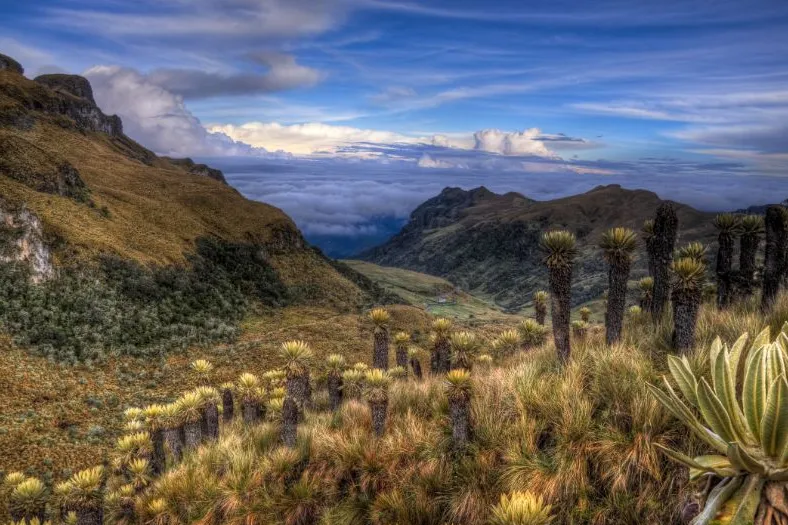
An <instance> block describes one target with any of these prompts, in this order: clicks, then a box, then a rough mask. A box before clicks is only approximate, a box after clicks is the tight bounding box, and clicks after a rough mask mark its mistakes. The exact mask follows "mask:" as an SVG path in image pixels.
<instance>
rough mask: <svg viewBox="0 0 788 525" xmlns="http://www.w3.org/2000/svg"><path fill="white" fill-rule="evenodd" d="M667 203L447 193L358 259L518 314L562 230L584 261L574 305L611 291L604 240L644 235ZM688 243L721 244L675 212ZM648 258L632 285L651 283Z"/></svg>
mask: <svg viewBox="0 0 788 525" xmlns="http://www.w3.org/2000/svg"><path fill="white" fill-rule="evenodd" d="M662 202H663V201H662V200H661V199H660V198H659V197H658V196H657V195H656V194H654V193H652V192H649V191H644V190H628V189H624V188H621V187H620V186H617V185H609V186H600V187H598V188H595V189H593V190H591V191H589V192H587V193H583V194H581V195H574V196H571V197H566V198H562V199H555V200H550V201H534V200H530V199H528V198H526V197H523V196H522V195H519V194H516V193H508V194H505V195H497V194H495V193H492V192H491V191H489V190H487V189H486V188H483V187H482V188H476V189H473V190H468V191H464V190H461V189H460V188H446V189H444V190H443V192H441V194H440V195H438V196H436V197H434V198H432V199H430V200H428V201H426V202H424V203H423V204H422V205H421V206H419V207H418V208H416V210H414V211H413V213H412V214H411V217H410V221H409V222H408V224H406V225H405V227H404V228H403V229H402V231H401V232H400V233H399V234H397V235H396V236H394V237H393V238H392V239H391V240H389V241H388V242H386V243H385V244H383V245H381V246H378V247H376V248H373V249H371V250H368V251H366V252H364V253H363V254H361V255H360V256H359V257H358V258H360V259H363V260H365V261H369V262H373V263H376V264H379V265H383V266H395V267H399V268H406V269H408V270H414V271H418V272H424V273H427V274H431V275H437V276H441V277H443V278H446V279H448V280H450V281H451V282H452V283H455V284H457V285H459V286H461V287H462V288H463V289H464V290H466V291H469V292H471V293H473V294H475V295H478V296H480V297H485V298H487V297H489V298H491V299H492V300H493V301H495V303H496V304H499V305H502V306H504V307H507V308H511V309H516V308H522V307H524V306H528V305H530V304H531V301H530V298H531V296H532V295H533V292H535V291H536V290H538V289H541V288H544V286H545V284H544V283H545V282H546V281H547V272H546V269H545V267H544V266H543V265H542V263H541V256H540V252H539V240H540V237H541V235H542V233H543V232H544V231H545V230H547V229H551V228H560V229H565V230H568V231H569V232H570V233H574V234H575V237H576V238H577V244H578V257H577V264H576V268H575V275H574V281H573V288H572V304H573V306H579V305H580V304H582V303H585V302H588V301H591V300H594V299H597V298H598V297H599V296H600V295H602V293H603V292H604V290H605V289H606V280H607V279H606V271H607V267H606V265H605V263H604V260H603V259H602V257H600V253H599V249H598V246H599V242H600V241H601V238H602V234H603V233H604V232H605V231H607V230H608V229H610V228H613V227H626V228H630V229H633V230H636V231H637V230H640V228H641V226H642V224H643V221H644V220H646V219H649V218H652V217H653V216H654V212H655V210H656V209H657V207H658V206H659V205H660V204H661V203H662ZM676 212H677V214H678V217H679V221H680V223H681V238H680V239H679V241H680V242H681V243H684V242H690V241H702V242H704V243H705V244H709V243H711V242H712V241H713V240H714V238H715V232H714V228H713V225H712V224H711V219H712V215H711V214H708V213H704V212H700V211H698V210H695V209H692V208H690V207H689V206H684V205H676ZM646 271H647V264H646V257H645V254H641V253H638V254H636V255H635V257H634V260H633V261H632V278H634V279H639V278H641V277H644V276H646V275H647V273H646Z"/></svg>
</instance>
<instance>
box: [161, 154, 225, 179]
mask: <svg viewBox="0 0 788 525" xmlns="http://www.w3.org/2000/svg"><path fill="white" fill-rule="evenodd" d="M162 158H163V159H166V160H168V161H170V162H171V163H172V164H175V165H176V166H178V167H179V168H181V169H182V170H184V171H186V172H188V173H191V174H192V175H199V176H201V177H208V178H209V179H213V180H218V181H219V182H221V183H222V184H227V180H226V179H225V178H224V173H222V172H221V170H217V169H215V168H211V167H210V166H208V165H207V164H197V163H196V162H194V161H193V160H192V159H189V158H185V159H174V158H172V157H162Z"/></svg>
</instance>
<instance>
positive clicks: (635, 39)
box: [0, 0, 788, 227]
mask: <svg viewBox="0 0 788 525" xmlns="http://www.w3.org/2000/svg"><path fill="white" fill-rule="evenodd" d="M0 2H2V10H3V11H2V13H3V16H2V18H1V19H0V52H2V53H6V54H9V55H11V56H14V57H15V58H17V59H18V60H20V61H21V62H22V63H23V64H24V65H25V67H26V72H27V74H28V76H31V77H32V76H35V75H36V74H39V73H42V72H54V71H66V72H76V73H82V74H85V75H86V76H87V77H88V78H89V79H90V80H91V82H92V84H93V85H94V89H95V91H96V99H97V101H98V102H99V104H100V105H101V107H102V108H103V109H104V110H105V111H106V112H108V113H117V114H120V115H121V117H123V121H124V125H125V128H126V130H127V132H128V133H129V134H130V135H131V136H132V137H133V138H135V139H137V140H139V141H140V142H142V143H143V144H144V145H146V146H148V147H150V148H151V149H154V150H155V151H157V152H160V153H166V154H173V155H190V156H196V157H217V156H225V157H226V156H245V157H249V156H252V157H254V158H261V157H262V158H265V159H267V160H266V162H280V161H281V162H290V163H291V165H292V166H293V167H294V168H298V167H303V166H305V165H306V166H308V167H309V168H308V169H309V171H310V172H314V170H316V169H317V170H318V171H320V170H323V172H324V173H327V174H332V173H338V174H343V175H345V174H352V176H350V177H348V176H342V177H340V179H341V180H342V183H343V184H349V185H351V186H353V185H354V183H359V187H362V186H363V183H364V181H368V180H371V179H372V178H374V179H375V180H379V179H380V177H381V176H380V174H379V172H378V170H379V169H383V170H385V168H386V166H389V167H391V171H390V172H389V174H390V177H391V179H392V180H395V179H396V180H402V173H403V170H404V171H406V172H408V173H409V174H412V175H413V176H414V177H416V178H419V177H421V178H423V179H424V180H430V181H439V182H436V183H435V184H433V185H434V186H441V185H451V181H452V179H453V178H454V179H456V180H458V181H462V184H461V185H479V184H486V185H488V186H491V187H495V186H496V183H499V182H500V180H501V179H502V178H505V179H506V180H507V181H508V182H507V183H506V184H498V185H499V186H507V187H510V186H513V187H514V189H517V190H519V191H521V192H523V193H525V194H529V193H531V192H533V191H535V190H533V189H534V188H535V187H542V185H544V184H548V185H549V184H551V181H553V183H552V184H553V187H552V191H551V192H546V193H545V194H546V195H550V196H552V195H560V194H561V193H562V191H563V192H565V191H567V189H568V188H572V189H575V188H585V187H588V186H591V185H592V183H596V182H597V181H598V180H602V179H604V178H605V177H607V178H609V179H610V182H615V183H621V184H624V185H628V186H632V187H650V188H653V189H655V190H656V191H658V192H661V194H665V193H667V194H669V195H670V196H671V197H672V198H678V199H679V200H680V199H681V196H682V191H681V190H682V188H683V187H684V185H685V184H686V186H687V188H690V187H693V188H694V187H696V186H697V185H698V184H699V183H701V182H704V183H708V184H709V191H710V192H716V193H720V197H719V198H714V197H713V196H712V197H709V196H706V197H702V196H700V195H697V196H696V192H693V191H689V190H688V191H687V194H688V195H690V197H688V198H687V199H684V200H688V201H689V202H690V203H691V204H695V205H698V206H701V207H706V208H719V207H722V206H728V205H729V203H730V202H731V201H734V200H737V199H738V200H740V201H741V204H742V205H749V204H753V203H758V202H759V201H763V200H764V199H769V198H770V197H771V196H772V195H777V196H779V197H780V199H776V198H775V200H781V199H782V198H785V197H788V51H786V50H788V2H785V1H783V0H770V1H765V0H754V1H731V0H717V1H713V2H712V1H708V0H680V1H679V0H665V1H661V2H652V1H648V2H646V1H635V0H630V1H621V0H614V1H610V0H601V1H594V2H588V1H582V0H559V1H555V0H553V1H527V2H526V1H512V0H495V1H488V2H482V1H471V0H430V1H424V0H422V1H418V0H412V1H406V0H135V1H133V2H132V1H125V0H87V1H77V0H39V1H36V2H16V1H13V2H12V1H10V0H0ZM256 162H257V161H250V163H251V164H255V163H256ZM370 162H371V163H376V165H375V168H374V170H371V169H370V170H364V169H358V167H359V166H368V165H369V164H367V163H370ZM359 163H361V164H359ZM256 165H262V164H260V163H257V164H256ZM348 166H352V168H349V167H348ZM463 170H464V171H463ZM368 171H374V172H375V176H374V177H372V176H367V175H365V173H366V172H368ZM384 172H385V171H384ZM457 173H459V174H461V175H467V176H461V175H456V176H452V175H450V174H457ZM504 173H505V174H506V175H505V176H503V175H501V174H504ZM668 175H669V176H668ZM278 176H282V177H284V176H285V175H278ZM567 177H570V178H571V180H572V181H573V183H572V184H566V183H565V182H564V181H566V180H567ZM583 177H586V178H585V179H584V178H583ZM385 178H386V177H383V179H385ZM270 181H271V177H270V176H264V175H261V176H260V177H259V183H258V185H257V186H256V190H254V191H252V190H248V194H249V195H251V196H253V197H257V198H266V197H270V196H271V195H272V194H273V193H272V192H271V191H268V190H270V188H271V182H270ZM247 182H248V181H247ZM444 182H446V184H444ZM433 185H430V188H431V187H432V186H433ZM389 189H391V188H389ZM302 191H304V192H309V191H310V190H309V188H302ZM359 191H361V190H359ZM425 191H426V190H425ZM430 191H431V190H430ZM429 196H430V195H424V198H426V197H429ZM420 197H421V196H419V198H420ZM415 199H416V198H415V197H414V199H412V200H410V201H408V203H407V204H403V205H402V210H405V211H400V212H398V213H400V214H403V213H404V214H406V213H407V209H408V208H412V207H413V206H414V205H415V204H418V202H417V201H416V200H415ZM285 209H286V211H288V212H290V213H291V214H293V215H294V216H295V217H296V219H297V220H299V216H300V215H303V213H302V211H303V210H300V209H296V208H291V209H287V207H286V208H285ZM367 218H369V217H367ZM301 223H302V224H307V223H305V222H304V221H303V220H302V221H301ZM358 224H363V222H362V223H358ZM308 226H309V224H307V227H308Z"/></svg>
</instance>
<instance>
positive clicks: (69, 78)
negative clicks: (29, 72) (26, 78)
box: [34, 74, 96, 104]
mask: <svg viewBox="0 0 788 525" xmlns="http://www.w3.org/2000/svg"><path fill="white" fill-rule="evenodd" d="M34 80H35V82H38V83H39V84H43V85H45V86H47V87H48V88H49V89H51V90H53V91H57V92H59V93H68V94H69V95H73V96H75V97H79V98H82V99H85V100H87V101H88V102H90V103H91V104H95V103H96V100H95V99H94V98H93V88H92V87H90V82H88V79H86V78H85V77H81V76H79V75H64V74H51V75H40V76H37V77H36V78H35V79H34Z"/></svg>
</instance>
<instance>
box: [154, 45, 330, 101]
mask: <svg viewBox="0 0 788 525" xmlns="http://www.w3.org/2000/svg"><path fill="white" fill-rule="evenodd" d="M251 58H252V60H253V61H254V62H255V63H258V64H261V65H263V66H265V67H267V71H266V72H265V73H262V74H256V73H235V74H229V75H226V74H222V73H212V72H207V71H202V70H197V69H157V70H155V71H152V72H151V73H150V74H148V75H147V79H148V80H149V81H150V82H152V83H153V84H156V85H158V86H161V87H163V88H165V89H167V90H168V91H171V92H173V93H177V94H178V95H181V96H183V97H184V98H187V99H189V98H206V97H214V96H223V95H224V96H227V95H230V96H232V95H250V94H256V93H272V92H276V91H284V90H288V89H293V88H298V87H306V86H312V85H314V84H316V83H317V82H318V81H319V80H320V79H321V78H322V76H323V75H322V74H321V73H320V72H319V71H317V70H315V69H312V68H309V67H306V66H302V65H300V64H298V63H297V62H296V59H295V57H293V56H291V55H285V54H281V53H272V52H259V53H255V54H254V55H253V56H252V57H251Z"/></svg>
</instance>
